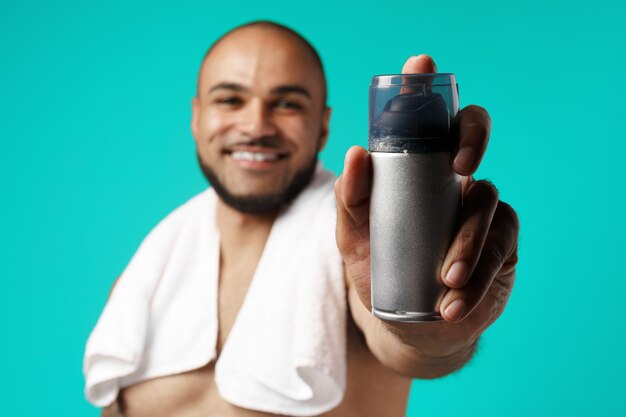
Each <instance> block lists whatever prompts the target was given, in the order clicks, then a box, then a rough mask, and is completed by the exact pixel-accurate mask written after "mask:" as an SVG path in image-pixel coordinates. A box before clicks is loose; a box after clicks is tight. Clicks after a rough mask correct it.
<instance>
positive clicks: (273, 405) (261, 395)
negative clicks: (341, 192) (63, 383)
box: [83, 164, 346, 416]
mask: <svg viewBox="0 0 626 417" xmlns="http://www.w3.org/2000/svg"><path fill="white" fill-rule="evenodd" d="M334 179H335V177H334V175H333V174H332V173H331V172H329V171H326V170H324V169H323V168H322V167H321V164H318V166H317V169H316V173H315V176H314V178H313V180H312V182H311V184H310V185H309V186H308V187H307V188H306V189H305V190H303V191H302V193H301V194H300V195H299V196H298V197H297V198H296V199H295V200H294V201H293V202H292V203H291V204H290V205H289V206H288V207H286V208H285V209H284V210H283V211H282V212H281V213H280V215H279V216H278V217H277V219H276V221H275V222H274V224H273V226H272V229H271V232H270V235H269V237H268V240H267V243H266V246H265V249H264V251H263V255H262V256H261V259H260V261H259V264H258V267H257V270H256V272H255V275H254V277H253V280H252V282H251V284H250V287H249V289H248V292H247V294H246V297H245V300H244V302H243V304H242V306H241V309H240V311H239V313H238V316H237V318H236V320H235V323H234V324H233V327H232V329H231V331H230V334H229V336H228V339H227V340H226V343H225V345H224V346H223V348H222V351H221V354H220V356H219V358H218V359H217V363H216V366H215V380H216V384H217V387H218V390H219V392H220V395H221V396H222V397H223V398H224V399H226V400H227V401H229V402H230V403H232V404H235V405H238V406H240V407H245V408H249V409H254V410H259V411H266V412H271V413H277V414H288V415H295V416H310V415H316V414H320V413H323V412H325V411H328V410H330V409H332V408H334V407H335V406H337V405H338V404H339V403H340V402H341V400H342V398H343V395H344V391H345V379H346V377H345V373H346V358H345V356H346V346H345V345H346V340H345V339H346V333H345V318H346V299H345V296H346V294H345V287H344V278H343V264H342V260H341V256H340V255H339V252H338V249H337V245H336V242H335V221H336V214H335V206H334V195H333V184H334ZM216 202H217V196H216V194H215V192H214V190H213V189H212V188H208V189H207V190H205V191H203V192H201V193H200V194H198V195H196V196H195V197H193V198H191V199H190V200H189V201H187V202H186V203H185V204H183V205H182V206H180V207H178V208H177V209H176V210H174V211H173V212H172V213H170V214H169V215H168V216H167V217H166V218H165V219H163V220H162V221H161V222H160V223H159V224H158V225H157V226H156V227H155V228H154V229H153V230H152V231H151V232H150V234H149V235H148V236H147V237H146V238H145V239H144V241H143V242H142V243H141V245H140V246H139V249H138V250H137V252H136V253H135V255H134V256H133V257H132V259H131V261H130V263H129V264H128V266H127V267H126V269H125V270H124V272H123V274H122V276H121V277H120V279H119V281H118V283H117V284H116V286H115V288H114V290H113V292H112V293H111V296H110V298H109V300H108V302H107V304H106V306H105V308H104V311H103V312H102V315H101V316H100V319H99V320H98V323H97V325H96V327H95V328H94V330H93V331H92V333H91V335H90V337H89V340H88V341H87V346H86V351H85V357H84V361H83V373H84V375H85V381H86V384H85V395H86V397H87V399H88V400H89V401H90V402H91V403H93V404H94V405H96V406H98V407H104V406H106V405H108V404H110V403H112V402H113V401H114V400H115V399H116V397H117V394H118V391H119V389H120V388H123V387H126V386H129V385H133V384H136V383H138V382H140V381H143V380H147V379H151V378H155V377H159V376H164V375H170V374H174V373H180V372H184V371H188V370H192V369H196V368H199V367H201V366H203V365H205V364H207V363H208V362H210V361H212V360H214V359H215V357H216V342H217V331H218V319H217V312H218V310H217V297H218V288H217V286H218V274H219V247H220V245H219V235H218V229H217V225H216Z"/></svg>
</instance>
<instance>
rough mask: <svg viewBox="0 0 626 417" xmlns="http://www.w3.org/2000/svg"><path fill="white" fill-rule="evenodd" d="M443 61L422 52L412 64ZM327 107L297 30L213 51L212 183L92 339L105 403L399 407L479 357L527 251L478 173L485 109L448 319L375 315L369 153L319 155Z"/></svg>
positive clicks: (208, 113) (90, 362)
mask: <svg viewBox="0 0 626 417" xmlns="http://www.w3.org/2000/svg"><path fill="white" fill-rule="evenodd" d="M435 71H436V68H435V66H434V62H433V61H432V59H431V58H430V57H428V56H426V55H420V56H417V57H412V58H409V59H408V60H407V61H406V63H405V65H404V68H403V72H404V73H419V72H435ZM330 114H331V111H330V108H329V107H328V106H327V105H326V81H325V77H324V72H323V68H322V64H321V61H320V59H319V57H318V55H317V53H316V52H315V50H314V49H313V48H312V47H311V45H310V44H309V43H308V42H307V41H306V40H304V39H303V38H302V37H301V36H300V35H298V34H297V33H295V32H293V31H292V30H290V29H288V28H286V27H284V26H282V25H278V24H275V23H272V22H254V23H251V24H247V25H244V26H241V27H238V28H236V29H234V30H232V31H230V32H228V33H227V34H226V35H224V36H223V37H222V38H220V39H219V40H218V41H217V42H216V43H215V44H214V45H213V46H212V47H211V49H210V50H209V51H208V52H207V55H206V56H205V59H204V60H203V63H202V65H201V68H200V73H199V78H198V89H197V95H196V97H194V98H193V100H192V120H191V130H192V133H193V137H194V139H195V143H196V148H197V156H198V161H199V163H200V166H201V169H202V172H203V173H204V174H205V176H206V178H207V179H208V180H209V181H210V183H211V185H212V187H211V188H209V189H208V190H206V191H204V192H203V193H201V194H200V195H198V196H196V197H194V198H193V199H191V200H189V201H188V202H186V203H185V204H184V205H183V206H181V207H179V208H178V209H177V210H175V211H174V212H172V214H170V215H169V216H168V217H167V218H166V219H164V220H163V221H162V222H161V223H160V224H159V225H158V226H157V227H156V228H155V229H154V230H153V231H152V232H151V234H150V235H149V236H148V237H147V238H146V240H145V241H144V242H143V243H142V246H141V247H140V249H139V250H138V252H137V253H136V255H135V256H134V257H133V260H132V261H131V263H130V264H129V266H128V267H127V268H126V270H125V271H124V273H123V274H122V276H121V277H120V278H119V279H118V281H117V282H116V285H115V287H114V289H113V291H112V293H111V295H110V298H109V301H108V303H107V306H106V308H105V311H104V312H103V314H102V316H101V318H100V320H99V321H98V324H97V326H96V328H95V329H94V331H93V332H92V335H91V336H90V339H89V341H88V344H87V350H86V354H85V362H84V372H85V377H86V380H87V384H86V393H87V397H88V399H89V400H90V401H92V402H93V403H94V404H96V405H98V406H102V407H104V408H103V415H105V416H107V415H108V416H114V415H124V416H129V417H133V416H135V417H141V416H150V417H158V416H169V417H175V416H181V417H183V416H262V415H325V416H359V417H367V416H376V417H378V416H390V417H400V416H403V415H404V414H405V411H406V403H407V398H408V394H409V389H410V386H411V380H412V378H438V377H442V376H445V375H447V374H449V373H451V372H454V371H455V370H458V369H460V368H461V367H463V365H464V364H465V363H466V362H467V361H468V360H469V359H470V358H471V356H472V354H473V352H474V351H475V348H476V343H477V340H478V338H479V336H480V335H481V334H482V332H484V330H485V329H486V328H487V327H488V326H489V325H490V324H491V323H493V322H494V321H495V320H496V319H497V317H499V315H500V314H501V313H502V311H503V309H504V306H505V305H506V302H507V299H508V297H509V294H510V292H511V289H512V286H513V281H514V277H515V265H516V262H517V257H516V256H517V255H516V253H517V234H518V228H519V225H518V221H517V216H516V214H515V212H514V211H513V210H512V209H511V208H510V206H508V205H506V204H505V203H503V202H501V201H499V199H498V193H497V190H496V189H495V187H494V186H493V185H491V184H490V183H488V182H485V181H474V180H473V179H472V176H471V175H472V173H473V172H474V171H475V170H476V169H477V167H478V164H479V162H480V160H481V158H482V155H483V153H484V151H485V148H486V144H487V141H488V136H489V130H490V120H489V116H488V115H487V113H486V112H485V111H484V110H483V109H482V108H479V107H477V106H468V107H466V108H465V109H463V110H462V111H461V137H460V138H459V146H458V152H457V154H456V157H455V159H454V169H455V170H456V171H457V172H458V173H460V174H462V175H464V176H466V177H465V180H464V191H463V192H464V208H463V213H462V217H461V219H462V221H461V223H460V225H459V228H458V233H457V237H456V238H455V240H454V242H453V243H452V246H451V248H450V251H449V254H448V257H447V258H446V260H445V262H444V266H443V268H442V271H441V274H442V277H444V282H446V284H447V285H448V286H449V287H450V290H449V292H448V294H447V295H446V298H444V301H443V304H442V311H443V312H444V313H443V317H444V319H445V320H444V321H441V322H429V323H419V324H406V323H403V324H399V323H390V322H383V321H381V320H379V319H377V318H375V317H374V316H372V315H371V313H370V312H369V310H370V305H369V223H368V212H369V192H370V184H369V176H370V172H369V170H370V169H371V167H370V161H369V156H368V154H367V152H366V151H365V150H364V149H363V148H360V147H353V148H352V149H350V151H349V152H348V154H347V155H346V161H345V168H344V173H343V174H342V176H341V177H340V178H339V180H338V181H335V178H334V176H333V175H332V174H331V173H329V172H328V171H326V170H325V169H324V168H323V167H322V166H321V164H320V163H319V162H318V160H317V156H318V153H319V152H320V151H321V150H322V148H323V147H324V145H325V143H326V140H327V138H328V130H329V121H330ZM453 264H461V265H464V266H463V268H452V267H451V265H453ZM453 301H458V302H457V303H455V304H454V305H452V302H453ZM449 306H452V307H451V308H450V309H448V308H447V307H449Z"/></svg>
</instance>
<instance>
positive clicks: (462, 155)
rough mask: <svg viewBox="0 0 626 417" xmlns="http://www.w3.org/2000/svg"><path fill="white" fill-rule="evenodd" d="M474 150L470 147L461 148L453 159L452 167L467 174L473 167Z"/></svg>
mask: <svg viewBox="0 0 626 417" xmlns="http://www.w3.org/2000/svg"><path fill="white" fill-rule="evenodd" d="M475 159H476V150H475V149H474V148H472V147H471V146H463V147H462V148H461V149H459V152H458V153H457V155H456V158H454V166H456V167H457V168H458V169H460V170H461V171H463V172H469V171H470V170H471V169H472V167H473V166H474V160H475Z"/></svg>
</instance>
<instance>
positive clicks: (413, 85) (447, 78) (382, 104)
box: [369, 74, 458, 152]
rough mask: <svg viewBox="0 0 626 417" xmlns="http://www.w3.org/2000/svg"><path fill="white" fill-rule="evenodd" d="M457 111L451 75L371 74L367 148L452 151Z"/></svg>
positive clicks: (403, 150) (387, 150) (453, 80)
mask: <svg viewBox="0 0 626 417" xmlns="http://www.w3.org/2000/svg"><path fill="white" fill-rule="evenodd" d="M457 113H458V86H457V84H456V81H455V78H454V75H453V74H399V75H378V76H375V77H373V78H372V84H371V87H370V129H369V145H370V151H373V152H432V151H445V150H452V149H453V147H454V142H455V139H456V133H457V132H456V126H457Z"/></svg>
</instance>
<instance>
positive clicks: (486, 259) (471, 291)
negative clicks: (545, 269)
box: [441, 202, 519, 322]
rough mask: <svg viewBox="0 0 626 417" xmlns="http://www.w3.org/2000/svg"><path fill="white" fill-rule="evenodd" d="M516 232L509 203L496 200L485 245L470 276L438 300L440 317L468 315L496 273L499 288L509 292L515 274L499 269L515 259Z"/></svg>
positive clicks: (514, 219) (487, 288) (515, 221)
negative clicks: (466, 280) (496, 203)
mask: <svg viewBox="0 0 626 417" xmlns="http://www.w3.org/2000/svg"><path fill="white" fill-rule="evenodd" d="M518 234H519V220H518V218H517V214H516V213H515V211H514V210H513V209H512V208H511V206H509V205H508V204H506V203H503V202H499V203H498V206H497V208H496V211H495V213H494V216H493V221H492V223H491V228H490V229H489V233H488V234H487V239H486V240H485V246H484V248H483V250H482V252H481V255H480V259H479V261H478V264H477V265H476V268H475V269H474V271H473V273H472V276H471V278H470V279H469V281H468V283H467V284H466V285H465V286H464V287H463V288H460V289H457V288H453V289H450V290H449V291H448V292H447V293H446V295H445V296H444V299H443V300H442V302H441V311H442V312H443V317H444V319H446V320H448V321H452V322H458V321H461V320H463V319H464V318H465V317H467V316H468V315H469V314H471V312H472V311H473V310H474V309H475V308H476V306H478V304H479V303H480V302H481V300H482V299H483V298H484V296H485V294H486V293H487V291H488V290H489V288H490V287H491V285H492V283H493V281H494V278H495V277H496V276H498V277H499V278H498V279H499V285H500V287H501V288H502V289H504V291H508V292H510V290H511V288H512V286H513V283H512V280H514V279H515V274H511V273H506V274H504V273H503V270H505V269H506V270H509V271H510V270H512V269H514V264H515V263H516V262H517V239H518ZM511 265H513V268H511ZM500 281H502V282H500ZM494 307H495V306H494Z"/></svg>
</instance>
